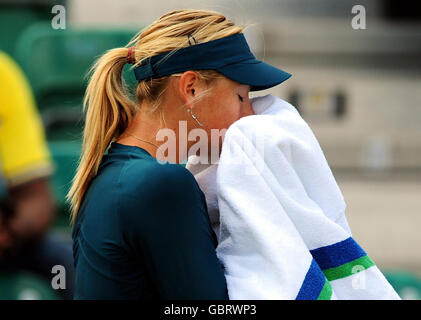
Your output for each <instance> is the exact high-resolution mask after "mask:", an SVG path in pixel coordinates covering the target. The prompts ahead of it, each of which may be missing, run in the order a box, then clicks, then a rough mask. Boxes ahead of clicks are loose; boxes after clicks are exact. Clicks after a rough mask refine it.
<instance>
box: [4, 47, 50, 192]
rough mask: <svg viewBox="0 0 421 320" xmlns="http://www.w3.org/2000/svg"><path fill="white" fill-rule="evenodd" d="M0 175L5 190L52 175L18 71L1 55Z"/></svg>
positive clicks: (37, 119)
mask: <svg viewBox="0 0 421 320" xmlns="http://www.w3.org/2000/svg"><path fill="white" fill-rule="evenodd" d="M0 167H1V169H0V171H1V172H0V175H1V176H3V179H5V182H6V185H7V186H8V187H14V186H16V185H20V184H23V183H25V182H28V181H30V180H33V179H37V178H40V177H45V176H48V175H50V174H51V173H52V162H51V160H50V154H49V151H48V148H47V143H46V141H45V135H44V128H43V126H42V122H41V119H40V116H39V114H38V110H37V109H36V106H35V101H34V97H33V95H32V91H31V88H30V86H29V84H28V82H27V80H26V78H25V76H24V74H23V72H22V71H21V69H20V67H19V66H18V65H17V64H16V63H15V62H14V61H13V60H12V59H11V58H10V57H9V56H8V55H6V54H5V53H3V52H0Z"/></svg>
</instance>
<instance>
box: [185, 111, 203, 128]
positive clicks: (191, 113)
mask: <svg viewBox="0 0 421 320" xmlns="http://www.w3.org/2000/svg"><path fill="white" fill-rule="evenodd" d="M187 112H188V113H190V115H191V117H192V118H193V119H194V120H195V121H196V122H197V123H198V124H199V126H201V127H203V124H201V123H200V122H199V120H197V117H196V115H195V114H194V113H193V112H192V111H191V110H190V108H187Z"/></svg>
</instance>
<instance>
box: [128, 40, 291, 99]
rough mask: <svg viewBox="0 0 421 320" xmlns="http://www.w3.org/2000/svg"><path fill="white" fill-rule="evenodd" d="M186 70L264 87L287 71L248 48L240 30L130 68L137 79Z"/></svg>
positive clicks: (277, 81) (281, 78)
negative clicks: (208, 71)
mask: <svg viewBox="0 0 421 320" xmlns="http://www.w3.org/2000/svg"><path fill="white" fill-rule="evenodd" d="M188 70H216V71H218V72H219V73H221V74H223V75H224V76H226V77H227V78H229V79H231V80H233V81H236V82H239V83H241V84H246V85H249V86H250V91H258V90H264V89H268V88H271V87H274V86H276V85H278V84H280V83H281V82H284V81H285V80H287V79H288V78H289V77H291V74H289V73H288V72H285V71H283V70H281V69H278V68H276V67H274V66H272V65H270V64H267V63H265V62H263V61H260V60H257V59H256V57H255V56H254V55H253V53H252V52H251V50H250V48H249V46H248V44H247V41H246V38H245V37H244V34H243V33H237V34H234V35H232V36H228V37H225V38H221V39H216V40H212V41H209V42H204V43H199V44H194V45H191V46H189V47H184V48H181V49H177V50H175V51H172V52H164V53H161V54H159V55H156V56H153V57H151V58H148V59H145V60H144V61H142V63H141V64H140V65H139V66H138V67H136V68H135V69H134V74H135V77H136V79H137V81H139V82H140V81H143V80H151V79H157V78H161V77H163V76H168V75H171V74H174V73H181V72H185V71H188Z"/></svg>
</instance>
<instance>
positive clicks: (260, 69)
mask: <svg viewBox="0 0 421 320" xmlns="http://www.w3.org/2000/svg"><path fill="white" fill-rule="evenodd" d="M218 71H219V72H220V73H222V74H223V75H224V76H226V77H227V78H229V79H231V80H234V81H237V82H239V83H241V84H247V85H249V86H250V91H259V90H265V89H269V88H272V87H274V86H276V85H278V84H280V83H282V82H284V81H285V80H287V79H289V78H290V77H291V74H290V73H288V72H286V71H283V70H281V69H278V68H276V67H274V66H272V65H270V64H267V63H265V62H263V61H260V60H257V59H253V60H248V61H244V62H241V63H233V64H230V65H227V66H224V67H221V68H218Z"/></svg>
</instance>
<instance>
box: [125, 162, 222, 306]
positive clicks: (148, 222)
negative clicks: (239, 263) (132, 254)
mask: <svg viewBox="0 0 421 320" xmlns="http://www.w3.org/2000/svg"><path fill="white" fill-rule="evenodd" d="M161 167H162V168H160V171H159V175H158V176H156V177H154V182H151V185H149V186H144V188H148V190H149V191H148V192H141V193H142V194H146V193H147V195H148V196H147V197H144V196H143V195H141V197H138V199H145V198H147V200H146V203H145V201H143V203H142V204H140V203H139V205H138V206H137V207H136V208H132V209H133V211H132V214H130V216H131V219H130V220H131V221H126V223H127V222H130V224H131V225H130V226H129V227H130V228H129V229H131V230H132V232H131V234H129V237H128V239H129V241H130V242H131V243H132V244H133V245H134V248H135V251H137V252H139V254H140V257H141V258H142V259H143V260H144V264H145V265H146V268H147V272H148V275H149V277H150V279H151V281H152V283H153V284H154V285H155V287H156V289H157V291H158V292H159V294H160V296H161V297H162V298H163V299H228V293H227V287H226V281H225V277H224V272H223V267H222V264H221V263H220V262H219V260H218V258H217V256H216V252H215V248H216V245H217V242H216V237H215V234H214V233H213V230H212V228H211V226H210V221H209V217H208V214H207V211H206V203H205V200H204V196H203V197H202V195H203V194H202V193H201V191H200V189H199V187H198V185H197V183H196V181H195V179H194V177H193V176H192V175H191V173H190V172H189V171H188V170H186V169H185V168H183V167H181V166H179V165H163V166H161ZM129 202H130V201H129ZM125 207H127V202H126V205H125ZM125 216H126V217H127V215H125ZM133 218H136V219H133Z"/></svg>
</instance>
